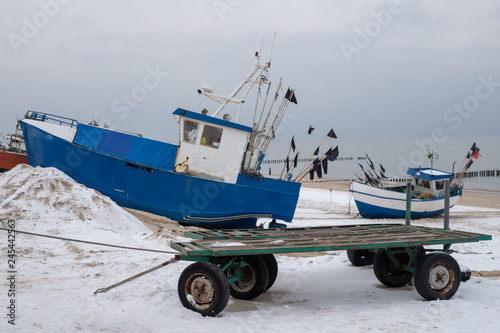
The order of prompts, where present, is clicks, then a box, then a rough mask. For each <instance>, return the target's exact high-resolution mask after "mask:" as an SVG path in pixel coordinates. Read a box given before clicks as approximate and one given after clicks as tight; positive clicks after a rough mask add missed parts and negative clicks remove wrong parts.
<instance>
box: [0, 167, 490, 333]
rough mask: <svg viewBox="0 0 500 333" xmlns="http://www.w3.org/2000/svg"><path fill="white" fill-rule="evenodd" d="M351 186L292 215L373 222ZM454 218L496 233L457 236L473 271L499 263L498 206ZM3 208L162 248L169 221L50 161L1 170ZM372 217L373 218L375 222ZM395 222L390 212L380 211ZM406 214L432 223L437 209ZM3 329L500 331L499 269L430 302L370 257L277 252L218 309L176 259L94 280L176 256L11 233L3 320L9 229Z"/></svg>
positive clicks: (44, 222) (21, 221)
mask: <svg viewBox="0 0 500 333" xmlns="http://www.w3.org/2000/svg"><path fill="white" fill-rule="evenodd" d="M350 210H351V212H350V214H348V213H349V193H346V192H330V191H328V190H317V189H307V188H304V189H303V190H302V191H301V196H300V200H299V205H298V208H297V212H296V217H295V219H294V222H293V225H294V226H317V225H340V224H359V223H373V222H374V221H373V220H364V219H360V218H359V217H355V216H356V213H357V210H356V207H355V204H354V202H351V205H350ZM451 215H452V220H451V222H450V224H451V228H452V229H458V230H465V231H474V232H480V233H487V234H492V235H493V240H492V241H486V242H480V243H470V244H463V245H460V244H458V245H454V246H453V249H455V250H456V251H458V253H455V254H454V257H455V258H456V259H457V261H458V262H459V263H460V264H462V265H465V266H468V267H470V268H471V269H472V270H474V271H499V270H500V257H499V256H498V249H499V248H500V247H499V245H500V241H499V236H500V210H493V209H483V208H476V207H465V206H457V207H455V208H453V209H452V214H451ZM0 219H1V225H2V227H3V228H7V227H8V220H9V219H11V220H12V219H13V220H15V227H16V229H19V230H25V231H30V232H35V233H42V234H49V235H54V236H61V237H69V238H77V239H82V240H87V241H95V242H105V243H111V244H118V245H126V246H133V247H142V248H150V249H159V250H170V248H169V246H168V244H169V242H170V241H178V240H179V237H178V236H175V235H174V234H173V233H171V232H169V231H168V230H161V231H155V232H152V231H149V229H147V228H146V227H145V226H144V225H143V224H142V223H141V222H140V221H139V220H137V219H136V218H135V217H133V216H132V215H130V214H129V213H128V212H126V211H125V210H123V209H121V208H120V207H118V206H116V205H115V204H114V203H113V202H112V201H110V200H109V199H108V198H106V197H103V196H102V195H100V194H99V193H97V192H95V191H94V190H91V189H88V188H86V187H84V186H81V185H79V184H76V183H74V182H73V181H72V180H71V179H70V178H68V177H66V176H65V175H64V174H62V173H60V172H58V171H57V170H55V169H50V168H48V169H40V168H31V167H28V166H18V167H17V168H16V169H15V170H13V171H10V172H8V173H6V174H3V175H1V176H0ZM376 222H380V221H376ZM383 222H395V221H391V220H388V221H383ZM413 223H414V224H421V225H425V226H432V227H440V226H442V219H439V218H438V219H425V220H420V221H414V222H413ZM0 248H1V251H2V258H4V259H3V262H1V263H0V266H1V267H3V268H2V270H1V271H2V274H3V276H2V278H1V281H2V283H1V284H0V288H1V289H0V305H1V308H2V309H3V310H2V311H3V312H2V316H1V318H2V319H1V321H0V332H197V331H200V332H201V331H202V332H227V331H232V332H269V331H272V332H287V333H289V332H347V331H350V332H379V331H383V332H456V331H481V332H497V331H498V328H499V327H500V309H499V304H500V280H498V279H489V278H484V277H476V276H473V277H472V278H471V279H470V280H469V281H468V282H466V283H462V284H461V286H460V289H459V290H458V292H457V294H456V295H455V296H454V297H453V298H452V299H451V300H448V301H434V302H428V301H425V300H423V299H422V297H420V295H419V294H418V293H417V292H416V290H415V288H414V287H412V286H405V287H402V288H387V287H385V286H383V285H382V284H381V283H380V282H378V280H377V279H376V278H375V276H374V274H373V271H372V269H371V266H367V267H353V266H352V265H351V264H350V263H349V261H348V259H347V256H346V254H345V252H344V251H341V252H328V253H320V254H319V255H318V254H313V255H310V256H283V255H280V256H277V260H278V264H279V274H278V279H277V281H276V283H275V284H274V286H273V287H272V288H271V289H270V290H269V291H267V292H266V293H264V294H262V295H261V296H259V297H258V298H257V299H255V300H253V301H243V300H236V299H233V298H231V299H230V301H229V304H228V306H227V307H226V309H225V310H224V311H223V312H221V314H219V315H218V316H217V317H213V318H212V317H202V316H201V315H199V314H198V313H195V312H192V311H190V310H187V309H185V308H184V307H183V306H182V305H181V303H180V301H179V299H178V296H177V280H178V277H179V275H180V274H181V272H182V270H183V269H184V268H185V267H186V266H188V265H189V264H190V263H187V262H179V263H176V264H174V265H171V266H167V267H166V268H162V269H160V270H157V271H155V272H153V273H151V274H148V275H146V276H143V277H141V278H139V279H137V280H135V281H133V282H130V283H128V284H124V285H122V286H120V287H118V288H116V289H113V290H110V291H108V292H107V293H102V294H97V295H94V291H95V290H96V289H98V288H101V287H106V286H109V285H111V284H113V283H116V282H118V281H120V280H122V279H124V278H127V277H130V276H131V275H134V274H136V273H139V272H141V271H143V270H146V269H148V268H151V267H153V266H155V265H157V264H159V263H162V262H164V261H166V260H168V259H170V258H171V257H172V255H170V254H161V253H152V252H142V251H134V250H125V249H117V248H109V247H101V246H96V245H91V244H82V243H75V242H69V241H61V240H57V239H49V238H40V237H37V236H33V235H26V234H19V233H18V234H16V238H15V249H16V253H17V257H16V262H15V270H16V272H17V273H16V274H15V275H16V276H15V277H16V279H15V298H14V299H15V305H16V312H15V313H16V317H15V325H11V324H9V323H8V320H9V317H7V316H6V314H7V313H8V311H9V310H8V309H7V306H8V305H9V302H10V300H11V299H12V297H9V296H8V290H9V288H10V287H9V283H10V282H9V281H7V278H8V276H9V274H8V273H7V271H8V270H9V268H8V266H7V265H8V257H7V250H8V246H7V232H6V231H2V232H1V233H0Z"/></svg>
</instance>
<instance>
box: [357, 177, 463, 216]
mask: <svg viewBox="0 0 500 333" xmlns="http://www.w3.org/2000/svg"><path fill="white" fill-rule="evenodd" d="M407 175H409V176H411V183H412V184H411V187H412V194H411V217H412V218H426V217H432V216H436V215H440V214H442V213H443V212H444V195H445V188H444V187H445V183H444V182H445V180H446V179H450V180H451V179H453V178H454V174H453V173H448V172H445V171H440V170H436V169H432V168H410V169H409V170H408V172H407ZM351 193H352V196H353V198H354V201H355V202H356V206H357V207H358V210H359V214H360V215H361V216H362V217H364V218H405V214H406V184H404V185H403V184H400V185H399V186H398V185H396V186H394V185H391V184H390V182H387V181H385V180H379V181H378V182H376V184H374V183H373V182H370V181H352V182H351ZM461 196H462V185H461V183H460V182H452V186H451V188H450V207H453V206H454V205H456V204H457V203H458V201H459V199H460V197H461Z"/></svg>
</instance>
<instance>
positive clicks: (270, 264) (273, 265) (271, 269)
mask: <svg viewBox="0 0 500 333" xmlns="http://www.w3.org/2000/svg"><path fill="white" fill-rule="evenodd" d="M261 257H262V259H264V261H265V263H266V266H267V271H268V273H269V277H268V280H267V286H266V288H265V289H264V292H266V291H268V290H269V289H270V288H271V287H272V286H273V284H274V282H275V281H276V278H277V277H278V262H277V261H276V258H275V257H274V255H272V254H263V255H261Z"/></svg>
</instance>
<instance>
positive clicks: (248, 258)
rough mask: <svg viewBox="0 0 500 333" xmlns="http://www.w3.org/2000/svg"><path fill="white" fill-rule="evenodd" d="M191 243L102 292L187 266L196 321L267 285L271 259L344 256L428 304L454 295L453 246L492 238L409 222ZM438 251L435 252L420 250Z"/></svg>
mask: <svg viewBox="0 0 500 333" xmlns="http://www.w3.org/2000/svg"><path fill="white" fill-rule="evenodd" d="M184 234H185V235H186V236H187V237H191V238H193V239H194V240H193V241H190V242H177V243H172V244H171V245H170V246H171V247H172V248H173V249H175V250H177V251H178V252H179V254H178V255H176V256H175V257H174V258H172V259H171V260H169V261H167V262H165V263H163V264H160V265H158V266H156V267H153V268H151V269H149V270H148V271H146V272H143V273H140V274H138V275H135V276H133V277H131V278H129V279H126V280H124V281H121V282H119V283H117V284H115V285H112V286H110V287H107V288H101V289H98V290H97V291H96V293H98V292H105V291H107V290H109V289H112V288H114V287H117V286H119V285H121V284H123V283H126V282H128V281H131V280H133V279H135V278H137V277H139V276H142V275H144V274H147V273H149V272H151V271H154V270H156V269H159V268H161V267H164V266H166V265H168V264H170V263H173V262H176V261H179V260H187V261H194V263H193V264H191V265H190V266H188V267H187V268H186V269H185V270H184V271H183V272H182V274H181V276H180V278H179V282H178V294H179V298H180V300H181V303H182V304H183V305H184V306H185V307H186V308H188V309H191V310H193V311H196V312H199V313H200V314H202V315H203V316H207V315H208V316H216V315H217V314H219V313H220V312H221V311H222V310H223V309H224V308H225V307H226V305H227V303H228V300H229V295H231V296H233V297H235V298H238V299H246V300H250V299H253V298H255V297H258V296H259V295H260V294H261V293H263V292H265V291H267V290H268V289H269V288H270V287H271V286H272V284H273V283H274V281H275V279H276V276H277V273H278V265H277V262H276V259H275V257H274V254H287V253H298V252H320V251H338V250H346V251H347V254H348V258H349V260H350V261H351V263H353V264H354V265H355V266H362V265H369V264H372V263H373V270H374V273H375V276H376V277H377V278H378V280H379V281H380V282H382V283H383V284H385V285H386V286H389V287H401V286H404V285H406V284H407V283H409V282H410V281H411V280H412V279H414V284H415V288H416V290H417V292H418V293H419V294H420V295H421V296H422V297H423V298H425V299H427V300H436V299H449V298H451V297H453V295H454V294H455V293H456V291H457V290H458V288H459V286H460V282H461V281H466V280H467V279H468V277H470V271H469V272H468V276H467V274H465V273H464V272H461V270H460V266H459V265H458V263H457V262H456V261H455V259H453V257H451V256H450V255H449V252H451V251H450V247H451V245H452V244H455V243H468V242H479V241H485V240H491V239H492V236H491V235H485V234H478V233H472V232H464V231H456V230H444V229H438V228H430V227H423V226H414V225H408V224H366V225H364V224H363V225H360V224H358V225H342V226H328V227H311V228H290V229H288V228H282V229H250V230H203V231H195V232H193V231H190V232H185V233H184ZM429 245H443V248H442V249H436V248H425V247H424V246H429Z"/></svg>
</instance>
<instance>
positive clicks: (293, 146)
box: [291, 136, 295, 153]
mask: <svg viewBox="0 0 500 333" xmlns="http://www.w3.org/2000/svg"><path fill="white" fill-rule="evenodd" d="M291 146H292V150H293V152H294V153H295V140H294V139H293V136H292V143H291Z"/></svg>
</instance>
